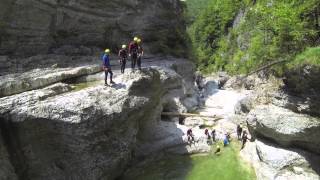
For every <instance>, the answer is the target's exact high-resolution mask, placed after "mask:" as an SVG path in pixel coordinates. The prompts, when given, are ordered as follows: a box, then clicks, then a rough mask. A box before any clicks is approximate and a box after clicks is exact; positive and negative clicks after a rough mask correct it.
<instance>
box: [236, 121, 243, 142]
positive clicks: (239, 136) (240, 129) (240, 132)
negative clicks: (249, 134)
mask: <svg viewBox="0 0 320 180" xmlns="http://www.w3.org/2000/svg"><path fill="white" fill-rule="evenodd" d="M241 134H242V127H241V126H240V124H238V126H237V136H238V139H239V140H240V139H241Z"/></svg>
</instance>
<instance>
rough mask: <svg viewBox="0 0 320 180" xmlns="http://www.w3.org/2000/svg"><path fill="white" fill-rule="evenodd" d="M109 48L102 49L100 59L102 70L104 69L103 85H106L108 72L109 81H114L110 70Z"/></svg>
mask: <svg viewBox="0 0 320 180" xmlns="http://www.w3.org/2000/svg"><path fill="white" fill-rule="evenodd" d="M109 56H110V49H106V50H105V51H104V55H103V57H102V61H103V70H104V74H105V78H104V81H105V85H106V86H107V85H108V82H107V80H108V74H110V83H111V84H114V82H113V81H112V76H113V72H112V70H111V65H110V57H109Z"/></svg>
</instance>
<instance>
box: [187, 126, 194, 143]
mask: <svg viewBox="0 0 320 180" xmlns="http://www.w3.org/2000/svg"><path fill="white" fill-rule="evenodd" d="M187 136H188V142H189V143H191V142H194V136H193V133H192V129H188V130H187Z"/></svg>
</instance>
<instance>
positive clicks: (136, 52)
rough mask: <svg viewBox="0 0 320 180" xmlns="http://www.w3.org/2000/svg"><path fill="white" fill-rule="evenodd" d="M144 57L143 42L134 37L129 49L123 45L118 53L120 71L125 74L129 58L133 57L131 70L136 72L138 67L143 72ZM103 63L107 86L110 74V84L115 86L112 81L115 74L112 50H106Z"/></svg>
mask: <svg viewBox="0 0 320 180" xmlns="http://www.w3.org/2000/svg"><path fill="white" fill-rule="evenodd" d="M142 56H143V48H142V40H141V39H140V38H138V37H134V38H133V41H131V42H130V43H129V47H128V48H127V45H125V44H123V45H122V46H121V49H120V50H119V52H118V57H119V63H120V71H121V73H122V74H123V73H124V71H125V69H126V63H127V60H128V57H131V69H132V71H134V70H135V67H136V65H137V66H138V69H139V70H141V58H142ZM102 61H103V71H104V72H105V85H108V82H107V80H108V74H110V84H114V83H115V82H114V81H113V80H112V77H113V72H112V69H111V63H110V49H106V50H105V51H104V55H103V57H102Z"/></svg>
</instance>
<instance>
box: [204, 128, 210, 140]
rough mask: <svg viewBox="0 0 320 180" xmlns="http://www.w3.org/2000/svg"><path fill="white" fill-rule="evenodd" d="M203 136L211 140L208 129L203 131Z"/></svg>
mask: <svg viewBox="0 0 320 180" xmlns="http://www.w3.org/2000/svg"><path fill="white" fill-rule="evenodd" d="M204 134H205V135H206V136H207V138H208V139H211V136H210V133H209V130H208V129H205V130H204Z"/></svg>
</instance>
